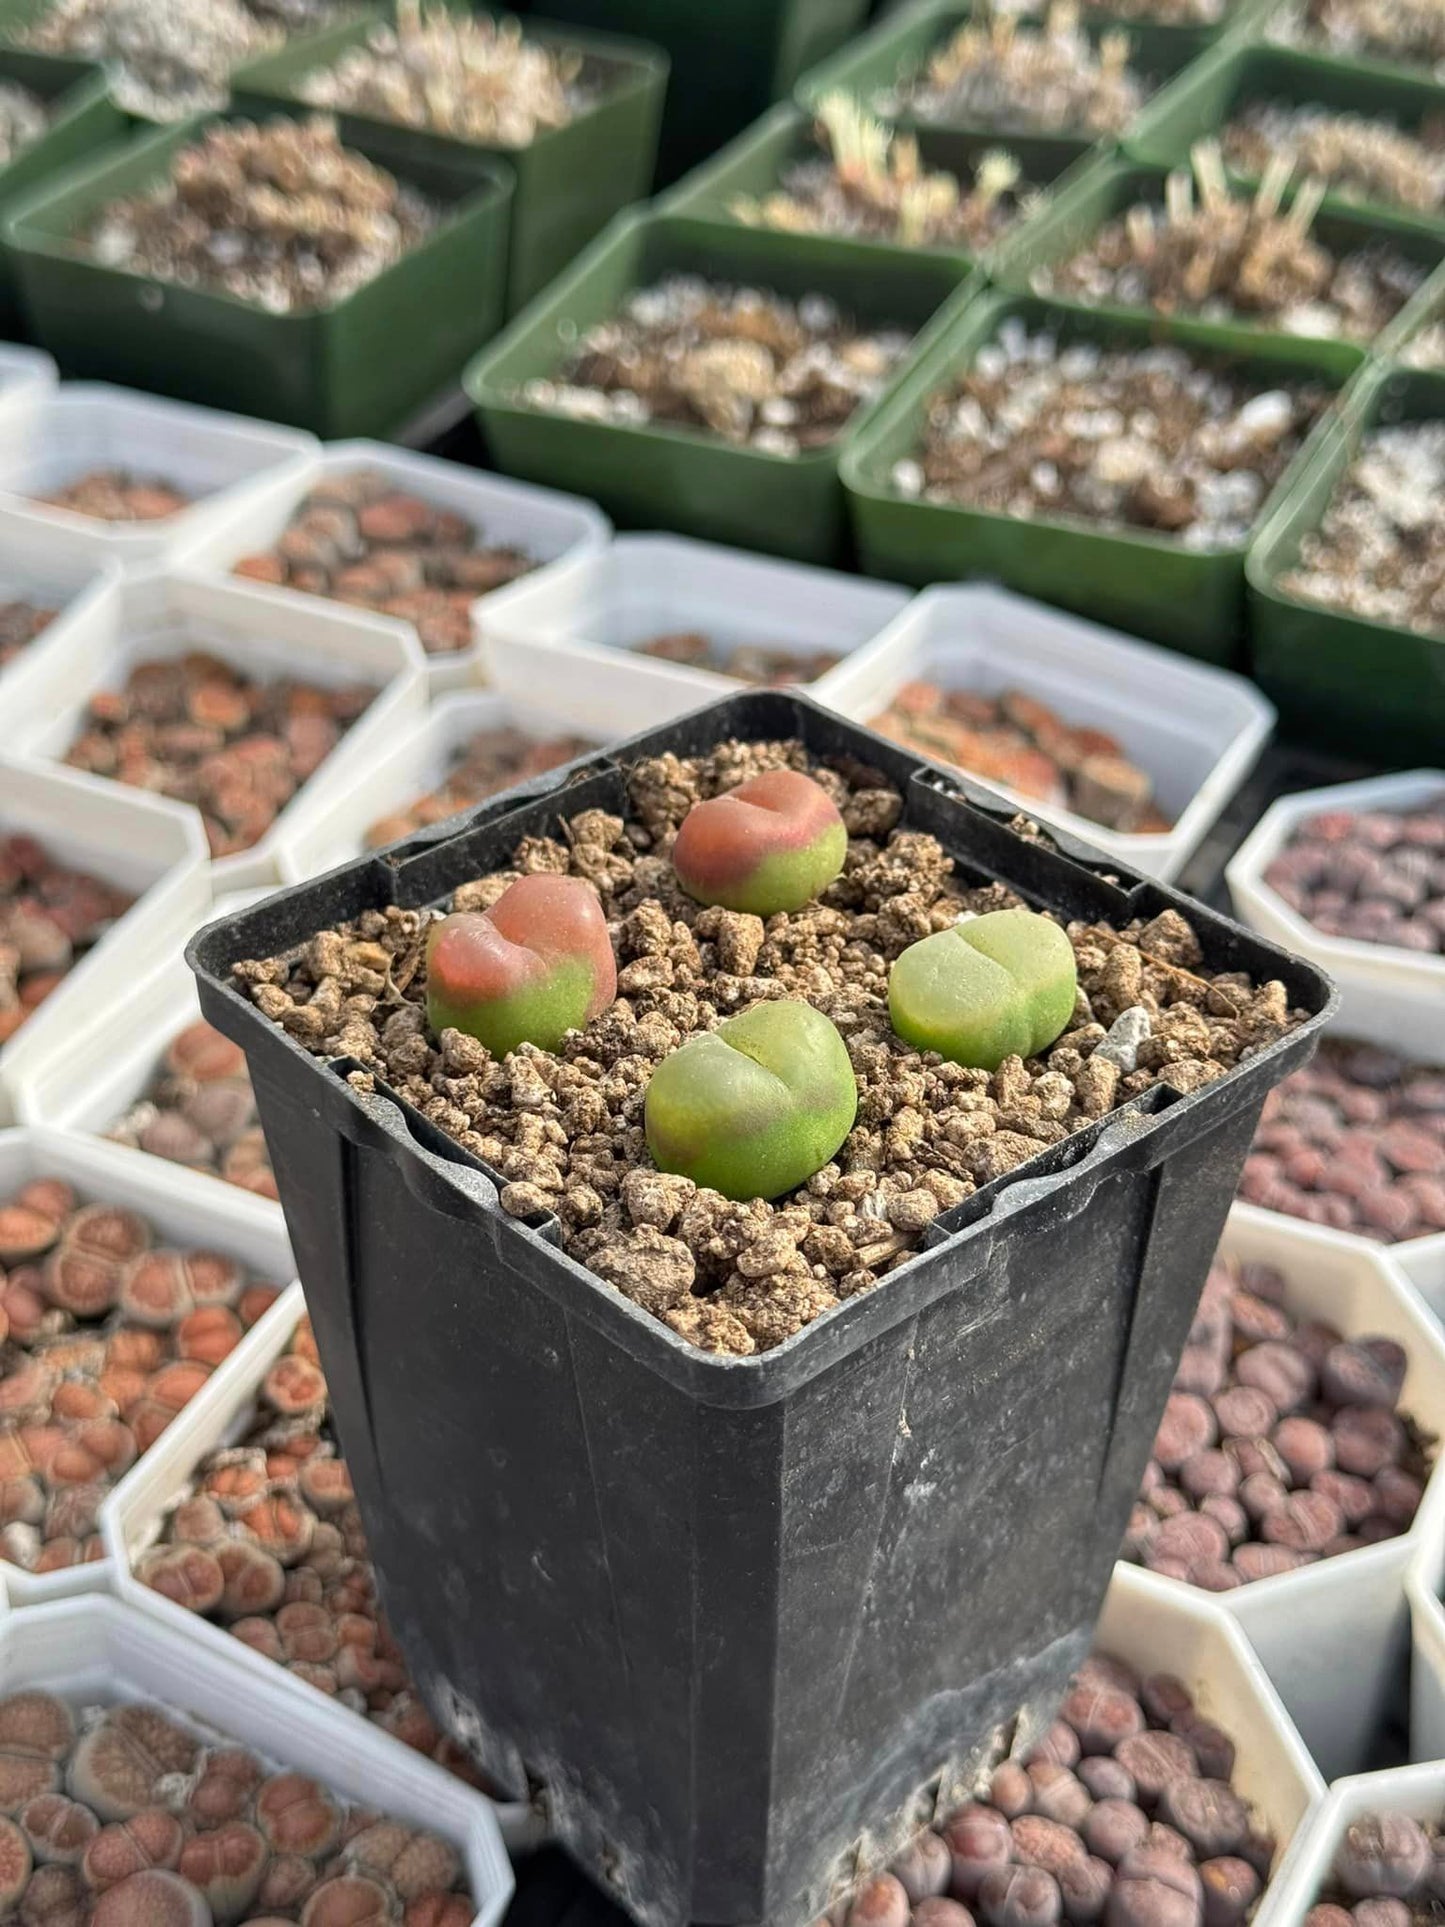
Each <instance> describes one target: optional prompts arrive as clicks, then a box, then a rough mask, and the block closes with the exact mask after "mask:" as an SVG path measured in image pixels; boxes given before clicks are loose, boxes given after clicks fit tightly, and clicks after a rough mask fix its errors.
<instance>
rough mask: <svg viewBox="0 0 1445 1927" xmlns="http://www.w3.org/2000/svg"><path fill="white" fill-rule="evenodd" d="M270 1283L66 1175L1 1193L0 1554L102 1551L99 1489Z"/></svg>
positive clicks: (176, 1403) (171, 1409)
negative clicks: (176, 1238)
mask: <svg viewBox="0 0 1445 1927" xmlns="http://www.w3.org/2000/svg"><path fill="white" fill-rule="evenodd" d="M277 1291H278V1288H277V1286H276V1285H275V1284H272V1283H269V1282H267V1281H265V1280H261V1279H256V1278H253V1277H251V1276H250V1275H249V1274H248V1273H247V1271H246V1268H245V1266H244V1265H241V1264H238V1263H237V1262H236V1260H235V1259H234V1258H229V1257H226V1256H224V1255H223V1254H222V1253H221V1252H218V1251H206V1250H199V1249H190V1248H186V1249H181V1248H175V1247H172V1246H171V1245H169V1244H168V1243H167V1242H166V1239H165V1237H164V1235H163V1234H162V1233H160V1232H159V1231H158V1229H157V1227H156V1226H155V1225H153V1224H151V1223H149V1222H148V1220H147V1219H145V1218H143V1217H142V1216H141V1215H140V1214H139V1213H138V1212H135V1211H131V1210H127V1209H125V1208H124V1207H122V1206H120V1205H117V1204H108V1203H104V1202H99V1201H96V1200H93V1199H92V1200H88V1201H86V1200H82V1199H81V1198H80V1197H79V1196H78V1195H77V1193H76V1192H75V1190H74V1188H73V1187H72V1186H71V1185H69V1184H67V1183H66V1182H65V1181H64V1180H63V1179H61V1178H57V1177H48V1176H47V1177H38V1178H33V1179H31V1180H30V1182H28V1183H26V1184H23V1185H21V1186H19V1187H18V1188H17V1189H15V1190H14V1191H10V1190H8V1189H7V1190H6V1192H4V1193H3V1194H0V1559H4V1560H8V1561H9V1562H10V1563H11V1564H13V1565H18V1566H22V1567H23V1568H24V1569H25V1570H26V1571H27V1572H55V1571H59V1570H61V1569H62V1568H64V1567H67V1566H77V1565H82V1564H86V1563H88V1562H89V1561H90V1560H92V1559H99V1558H101V1557H102V1556H103V1554H102V1549H101V1544H100V1540H99V1537H98V1536H97V1528H96V1513H97V1510H98V1508H99V1506H100V1505H101V1503H102V1501H103V1500H104V1498H105V1496H106V1493H107V1492H108V1490H109V1489H110V1487H111V1486H112V1485H113V1484H114V1483H115V1481H116V1480H117V1479H119V1478H121V1477H122V1476H123V1475H124V1473H125V1472H127V1471H128V1470H129V1468H130V1467H131V1466H132V1465H133V1464H134V1462H135V1460H136V1458H137V1457H138V1456H139V1455H140V1454H141V1453H143V1452H147V1451H149V1450H150V1448H151V1446H152V1445H153V1444H154V1443H155V1441H156V1440H157V1439H158V1438H159V1437H160V1435H161V1433H162V1432H164V1431H165V1429H166V1427H167V1426H168V1425H169V1424H170V1422H171V1420H172V1419H173V1418H174V1417H175V1416H176V1414H177V1413H178V1412H180V1411H181V1410H182V1409H183V1408H184V1407H185V1406H186V1405H187V1404H188V1403H189V1402H190V1400H191V1399H192V1398H194V1397H195V1395H196V1393H197V1392H198V1391H199V1390H200V1389H201V1387H202V1386H203V1385H204V1384H205V1383H206V1380H207V1379H208V1378H209V1377H210V1375H211V1373H212V1372H213V1371H214V1370H215V1368H216V1367H217V1366H218V1365H219V1364H220V1363H221V1362H222V1360H223V1359H225V1358H228V1357H229V1356H230V1354H231V1353H232V1352H233V1351H234V1350H235V1348H236V1347H237V1345H239V1344H240V1342H241V1339H242V1338H243V1336H244V1335H245V1333H246V1332H247V1331H249V1330H250V1328H251V1327H252V1326H253V1325H254V1324H255V1323H256V1321H257V1319H258V1318H260V1317H261V1315H262V1313H263V1312H265V1311H266V1310H267V1309H268V1308H269V1306H270V1305H271V1304H272V1303H273V1302H274V1300H275V1299H276V1297H277Z"/></svg>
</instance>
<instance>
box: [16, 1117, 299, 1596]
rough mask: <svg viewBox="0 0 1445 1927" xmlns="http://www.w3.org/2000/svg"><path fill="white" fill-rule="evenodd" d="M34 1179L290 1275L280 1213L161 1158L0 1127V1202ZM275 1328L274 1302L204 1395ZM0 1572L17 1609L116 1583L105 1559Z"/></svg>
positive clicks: (239, 1369)
mask: <svg viewBox="0 0 1445 1927" xmlns="http://www.w3.org/2000/svg"><path fill="white" fill-rule="evenodd" d="M38 1177H59V1178H65V1179H66V1180H67V1181H68V1182H69V1183H71V1184H73V1185H74V1186H75V1188H76V1190H77V1191H78V1192H79V1193H80V1194H81V1196H82V1198H84V1199H99V1200H102V1201H104V1202H105V1203H107V1204H119V1205H125V1206H126V1207H128V1208H129V1209H130V1210H133V1211H139V1212H140V1213H141V1215H142V1216H143V1217H144V1218H146V1219H147V1220H149V1222H150V1223H151V1225H152V1226H153V1227H154V1228H155V1230H156V1232H157V1234H158V1235H159V1236H160V1237H161V1238H163V1239H165V1240H166V1241H167V1242H169V1243H172V1244H181V1245H196V1246H201V1247H204V1248H206V1249H209V1250H215V1251H222V1252H225V1253H226V1254H227V1255H228V1256H229V1257H233V1258H236V1259H238V1260H239V1261H240V1262H241V1263H242V1264H244V1265H246V1266H247V1267H249V1269H250V1270H252V1271H253V1272H254V1273H255V1274H256V1276H257V1277H258V1278H261V1279H264V1280H265V1281H266V1282H267V1283H269V1284H274V1285H280V1286H283V1287H284V1286H286V1285H288V1284H289V1283H290V1282H291V1280H292V1278H293V1277H294V1276H295V1266H294V1264H293V1262H292V1258H291V1247H290V1244H289V1243H288V1241H287V1237H286V1227H285V1223H284V1221H283V1220H281V1219H280V1217H279V1215H275V1214H273V1215H271V1216H270V1217H267V1218H262V1217H260V1216H258V1214H257V1213H255V1212H254V1211H248V1210H245V1209H241V1208H239V1207H240V1206H241V1205H242V1204H243V1203H244V1202H245V1200H244V1198H243V1196H242V1194H241V1193H240V1192H236V1193H235V1196H234V1198H233V1197H232V1196H231V1193H232V1192H233V1191H234V1187H233V1186H229V1185H220V1184H216V1183H214V1182H213V1181H212V1180H211V1179H210V1178H207V1177H203V1176H201V1175H200V1174H198V1173H197V1172H195V1171H185V1170H182V1169H181V1168H180V1166H179V1165H175V1164H167V1163H165V1161H164V1160H163V1159H161V1158H140V1157H136V1156H135V1155H134V1153H132V1152H128V1151H125V1150H122V1149H121V1148H120V1147H119V1146H118V1145H114V1144H101V1143H97V1142H96V1141H95V1140H94V1139H91V1138H83V1137H79V1136H77V1135H75V1134H74V1133H72V1132H68V1131H57V1130H53V1129H50V1128H48V1127H45V1126H35V1127H31V1128H29V1129H24V1130H8V1131H0V1198H9V1197H11V1196H13V1194H14V1193H15V1192H16V1191H18V1190H19V1189H20V1187H21V1185H23V1184H27V1183H28V1182H29V1181H30V1179H31V1178H38ZM218 1193H219V1194H220V1195H217V1194H218ZM292 1322H293V1323H294V1318H293V1320H292ZM278 1329H279V1330H285V1329H287V1327H286V1323H285V1314H284V1313H283V1312H282V1307H281V1301H280V1300H278V1301H277V1302H276V1304H274V1305H273V1306H272V1307H271V1309H270V1310H269V1311H268V1312H266V1313H265V1315H264V1316H263V1317H262V1318H261V1319H259V1320H258V1322H257V1323H256V1324H255V1325H254V1326H253V1327H252V1329H251V1330H250V1331H249V1332H248V1333H247V1334H246V1336H245V1338H244V1339H243V1340H242V1341H241V1344H240V1345H239V1346H238V1347H237V1349H236V1350H235V1351H234V1352H232V1353H231V1355H230V1357H229V1358H227V1359H225V1360H223V1362H222V1363H221V1364H220V1365H218V1366H217V1368H216V1370H215V1371H214V1372H213V1373H212V1375H211V1377H210V1379H209V1380H208V1381H207V1384H206V1392H207V1394H213V1395H215V1396H217V1397H220V1398H222V1399H224V1398H225V1397H226V1396H227V1390H226V1388H227V1386H228V1385H234V1384H235V1383H236V1381H237V1379H238V1378H243V1377H244V1375H245V1372H246V1369H247V1360H248V1358H249V1357H250V1356H251V1355H253V1354H254V1352H255V1351H256V1349H257V1348H258V1347H259V1348H260V1349H262V1350H264V1349H265V1347H266V1346H267V1344H269V1343H272V1342H273V1339H272V1334H274V1333H275V1332H276V1331H277V1330H278ZM272 1355H273V1356H274V1353H273V1354H272ZM155 1449H156V1448H155V1447H154V1446H152V1448H151V1451H150V1452H146V1453H142V1454H141V1456H140V1457H139V1458H138V1459H137V1460H136V1462H135V1465H134V1467H133V1468H132V1469H131V1470H130V1471H129V1472H127V1473H126V1475H125V1477H124V1478H123V1479H120V1480H118V1481H117V1483H116V1486H115V1488H114V1491H113V1493H112V1498H115V1497H117V1496H118V1495H119V1494H120V1493H122V1492H123V1491H124V1490H125V1487H126V1485H127V1484H128V1482H129V1481H130V1480H132V1479H134V1478H137V1477H139V1476H141V1475H142V1474H144V1472H145V1470H146V1467H147V1465H148V1463H149V1461H150V1458H151V1455H152V1453H153V1452H154V1451H155ZM4 1571H5V1577H6V1580H7V1582H8V1584H9V1589H10V1598H11V1601H12V1602H13V1603H14V1604H15V1605H17V1606H21V1605H31V1604H35V1603H37V1602H39V1601H42V1600H47V1599H63V1598H66V1597H68V1596H70V1595H71V1594H74V1593H81V1592H96V1591H109V1590H110V1589H111V1587H112V1585H113V1580H114V1575H113V1573H112V1572H111V1569H110V1565H109V1562H108V1561H105V1560H98V1561H95V1562H94V1563H92V1564H90V1565H86V1566H72V1567H69V1568H67V1569H65V1570H64V1571H61V1572H43V1573H29V1572H25V1571H24V1570H22V1568H20V1567H19V1566H13V1565H9V1564H8V1563H7V1564H6V1565H5V1567H4Z"/></svg>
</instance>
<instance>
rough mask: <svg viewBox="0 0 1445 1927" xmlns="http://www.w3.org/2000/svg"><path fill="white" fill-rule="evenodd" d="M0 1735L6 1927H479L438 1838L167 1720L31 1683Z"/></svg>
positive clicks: (144, 1706) (8, 1709) (202, 1729)
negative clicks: (11, 1926) (300, 1926)
mask: <svg viewBox="0 0 1445 1927" xmlns="http://www.w3.org/2000/svg"><path fill="white" fill-rule="evenodd" d="M184 1690H185V1682H184V1679H183V1678H178V1680H177V1693H178V1696H179V1694H181V1693H183V1692H184ZM241 1691H242V1694H243V1695H244V1687H243V1688H242V1689H241ZM257 1716H259V1714H257V1715H253V1717H257ZM0 1735H3V1736H4V1746H5V1752H4V1760H5V1780H4V1786H5V1791H6V1795H7V1800H6V1815H5V1816H4V1817H0V1908H3V1912H4V1918H5V1920H6V1921H13V1922H18V1923H19V1927H213V1923H216V1922H222V1923H225V1922H238V1921H245V1922H248V1923H250V1927H267V1923H269V1927H278V1924H279V1927H284V1924H285V1923H286V1922H288V1921H304V1922H305V1923H306V1927H383V1923H386V1924H387V1927H401V1923H402V1921H403V1919H405V1921H406V1922H407V1923H409V1927H468V1923H469V1922H470V1921H472V1920H473V1919H475V1918H476V1907H475V1904H474V1902H473V1899H472V1896H471V1892H470V1889H469V1888H468V1886H467V1881H466V1871H465V1867H464V1865H463V1861H462V1856H461V1855H460V1853H458V1851H457V1849H456V1848H455V1847H454V1846H453V1845H452V1844H451V1842H450V1841H449V1840H444V1839H443V1838H442V1836H441V1835H440V1834H437V1833H429V1832H426V1831H425V1830H424V1829H422V1828H419V1827H415V1826H411V1825H409V1824H406V1823H403V1822H402V1821H399V1820H391V1819H388V1818H387V1817H386V1816H385V1815H383V1814H382V1813H380V1812H378V1811H377V1810H376V1809H375V1808H374V1807H369V1806H360V1805H355V1804H352V1803H351V1802H348V1801H346V1800H343V1799H342V1798H341V1797H340V1796H339V1795H338V1794H336V1793H333V1792H331V1791H330V1789H329V1788H327V1787H326V1786H324V1785H323V1784H322V1783H321V1781H319V1780H315V1779H312V1778H311V1777H310V1775H308V1774H305V1773H298V1772H293V1771H291V1770H290V1769H288V1768H286V1767H284V1766H281V1765H278V1764H277V1763H276V1762H275V1761H271V1760H266V1759H264V1758H262V1757H261V1756H260V1755H259V1754H257V1753H253V1752H251V1751H250V1750H249V1749H248V1748H246V1747H243V1746H237V1745H236V1744H235V1743H234V1742H233V1741H231V1740H229V1739H227V1738H225V1737H224V1736H223V1735H222V1734H220V1733H218V1732H216V1731H215V1730H214V1729H212V1728H210V1727H207V1726H203V1725H202V1724H201V1723H200V1722H199V1721H198V1720H196V1719H195V1718H194V1717H193V1716H192V1715H190V1714H189V1713H187V1712H185V1711H183V1710H181V1709H180V1708H174V1709H173V1708H172V1707H169V1706H166V1705H163V1704H161V1703H160V1702H158V1701H155V1700H139V1699H138V1700H134V1701H131V1700H122V1701H120V1702H119V1703H117V1704H114V1705H110V1704H106V1705H97V1704H94V1703H87V1702H81V1701H80V1700H78V1699H77V1698H75V1696H73V1695H71V1696H68V1697H67V1698H58V1697H56V1696H55V1695H54V1694H52V1693H49V1692H40V1691H36V1690H34V1689H32V1690H30V1691H19V1692H12V1693H10V1694H9V1695H8V1696H7V1697H6V1698H5V1699H0ZM11 1816H13V1817H11Z"/></svg>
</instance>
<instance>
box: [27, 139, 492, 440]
mask: <svg viewBox="0 0 1445 1927" xmlns="http://www.w3.org/2000/svg"><path fill="white" fill-rule="evenodd" d="M224 118H225V116H223V115H214V114H204V115H196V116H194V117H192V118H191V119H190V120H187V121H182V122H180V123H178V124H177V125H176V126H174V127H170V128H166V129H163V130H161V131H159V132H157V133H155V134H152V135H149V136H148V137H146V138H144V139H141V140H137V141H134V142H132V143H131V144H130V145H129V146H127V147H125V148H122V149H120V150H119V151H118V152H117V153H116V154H115V155H114V156H101V157H100V158H99V159H97V160H94V161H92V162H90V163H89V164H85V165H81V166H79V167H76V168H74V169H72V170H71V171H70V172H69V173H67V174H66V175H64V176H63V177H62V178H61V179H60V180H59V181H57V182H55V183H54V184H53V185H52V186H51V187H49V188H47V189H43V190H41V191H40V192H39V193H38V194H36V195H34V196H32V197H31V198H30V199H28V200H26V201H24V202H23V203H22V204H21V205H20V206H19V207H18V208H17V209H15V210H14V212H13V213H12V214H11V216H10V217H9V218H8V219H7V220H5V221H4V222H3V224H0V235H3V240H4V246H5V249H6V252H7V253H8V255H9V256H10V258H11V259H12V261H13V263H14V266H15V270H16V273H17V276H18V279H19V283H20V287H21V291H22V295H23V298H24V301H25V305H26V308H27V311H28V313H29V316H30V319H31V322H32V325H33V326H34V329H35V334H36V338H37V340H39V341H40V343H41V344H42V346H44V347H45V348H48V349H49V351H50V352H51V353H52V354H53V355H54V356H55V357H56V359H57V361H59V363H60V365H61V367H62V369H63V370H64V371H65V373H66V374H68V375H79V376H88V377H91V378H94V379H97V380H105V381H116V382H121V383H124V384H125V385H127V386H129V387H133V388H149V389H152V390H154V391H155V392H157V393H159V394H164V395H175V396H178V397H180V398H181V399H182V400H184V401H194V402H202V403H205V404H206V405H208V406H210V407H216V408H228V409H233V410H236V411H238V412H239V413H242V414H247V415H260V416H263V417H265V418H267V419H269V420H272V421H282V422H290V423H293V424H295V425H296V426H297V427H301V428H309V429H313V430H314V431H315V432H316V433H317V434H319V435H323V436H328V437H333V438H334V437H340V436H348V435H381V434H385V433H386V432H387V431H388V430H389V429H392V428H394V427H395V426H396V425H397V424H398V423H399V422H401V421H403V420H405V418H406V417H407V416H408V415H409V414H411V413H412V412H413V410H415V409H416V408H418V407H420V406H421V405H422V404H423V403H424V402H426V401H428V400H429V399H430V398H431V397H432V396H434V395H435V394H437V392H438V391H439V390H440V389H442V388H444V387H445V386H446V385H447V383H449V382H455V381H456V380H457V378H458V376H459V374H460V372H461V368H462V364H463V363H464V362H465V360H466V358H467V355H468V354H469V353H471V352H472V351H473V350H474V349H475V348H476V346H477V344H478V343H479V342H482V341H486V340H488V339H489V338H490V337H491V336H492V335H493V334H494V333H495V332H496V329H497V328H498V326H499V325H500V323H501V319H502V312H503V306H504V301H505V292H506V258H507V221H508V215H509V203H510V200H511V193H512V183H511V177H510V172H509V170H507V169H506V168H505V167H503V166H502V165H500V164H499V163H497V162H495V161H492V160H489V159H487V158H486V157H485V156H468V155H465V154H464V153H462V152H461V151H460V150H458V151H457V152H456V153H455V154H453V155H451V156H448V157H446V158H445V159H443V158H442V157H441V156H430V157H427V158H423V157H421V156H420V155H413V156H410V157H408V156H406V155H405V154H404V153H403V152H402V148H403V143H402V142H400V141H399V140H398V138H397V130H395V129H391V128H385V127H380V126H374V127H371V128H368V129H367V131H366V132H365V133H364V134H357V135H356V136H355V138H353V139H352V140H351V142H350V144H351V146H352V147H353V148H355V149H356V150H357V151H359V152H360V153H362V154H364V155H366V157H367V158H368V159H369V160H371V161H374V162H375V163H376V164H377V165H379V166H382V167H387V168H391V169H392V170H393V171H394V172H396V173H397V174H398V176H399V177H400V178H401V179H403V180H404V181H406V182H407V183H408V184H409V185H410V186H413V187H415V188H417V189H419V190H420V191H421V192H423V193H425V194H428V195H430V196H431V197H432V198H433V199H434V200H436V201H439V202H441V203H442V205H443V207H444V208H445V209H446V210H448V211H447V213H446V214H445V216H444V218H443V220H442V222H441V224H440V225H439V226H438V228H437V229H436V230H435V231H434V232H433V233H432V234H431V235H429V236H428V237H427V238H426V240H424V241H423V242H422V243H421V245H420V246H418V247H415V248H413V249H412V250H411V252H410V253H408V254H406V255H404V256H403V258H402V259H401V260H400V261H398V262H397V263H396V264H395V266H394V267H391V268H388V269H387V270H386V272H385V273H383V274H380V275H378V276H377V277H376V279H375V280H373V281H371V282H369V283H368V284H367V285H366V286H365V287H363V288H360V289H358V290H357V291H356V292H355V293H354V294H352V295H349V296H347V297H346V298H345V299H344V300H342V301H339V302H336V303H335V304H333V305H332V306H330V307H325V308H316V309H311V310H308V311H307V312H305V313H301V314H270V313H268V312H266V310H265V309H263V308H261V307H259V306H255V305H253V304H251V303H248V302H244V301H240V300H237V299H236V298H235V297H233V296H231V295H229V294H218V293H214V292H212V291H209V290H204V289H200V288H188V287H179V286H177V285H175V284H173V283H170V282H164V281H159V280H155V279H152V278H150V277H148V276H146V275H142V274H135V273H132V272H130V271H128V270H126V269H123V268H113V267H107V266H104V265H102V264H101V263H100V262H98V261H95V260H93V259H92V258H91V257H90V256H89V255H88V254H86V253H85V252H84V251H83V250H82V249H81V247H80V246H79V245H78V244H77V242H76V239H75V237H76V236H77V235H78V234H79V233H80V231H81V230H82V229H83V228H84V226H85V225H86V224H87V222H88V221H89V220H91V219H92V218H93V217H94V216H96V215H98V214H99V213H100V211H101V210H102V209H103V208H105V207H106V206H108V205H109V204H110V203H111V202H112V201H115V200H117V199H119V198H121V197H122V196H125V195H131V194H137V193H142V192H144V191H145V190H147V189H148V188H152V187H154V186H157V185H158V184H159V183H160V182H161V181H162V180H164V179H165V178H166V175H167V173H168V171H169V167H170V162H171V158H172V156H173V155H174V154H175V153H176V151H177V150H178V149H179V148H181V147H184V146H185V145H187V144H188V143H189V142H191V141H193V140H195V139H196V138H197V136H198V135H199V134H200V133H201V132H202V131H203V130H204V129H205V128H206V127H208V126H210V125H211V124H213V122H215V121H217V120H220V119H224Z"/></svg>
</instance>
